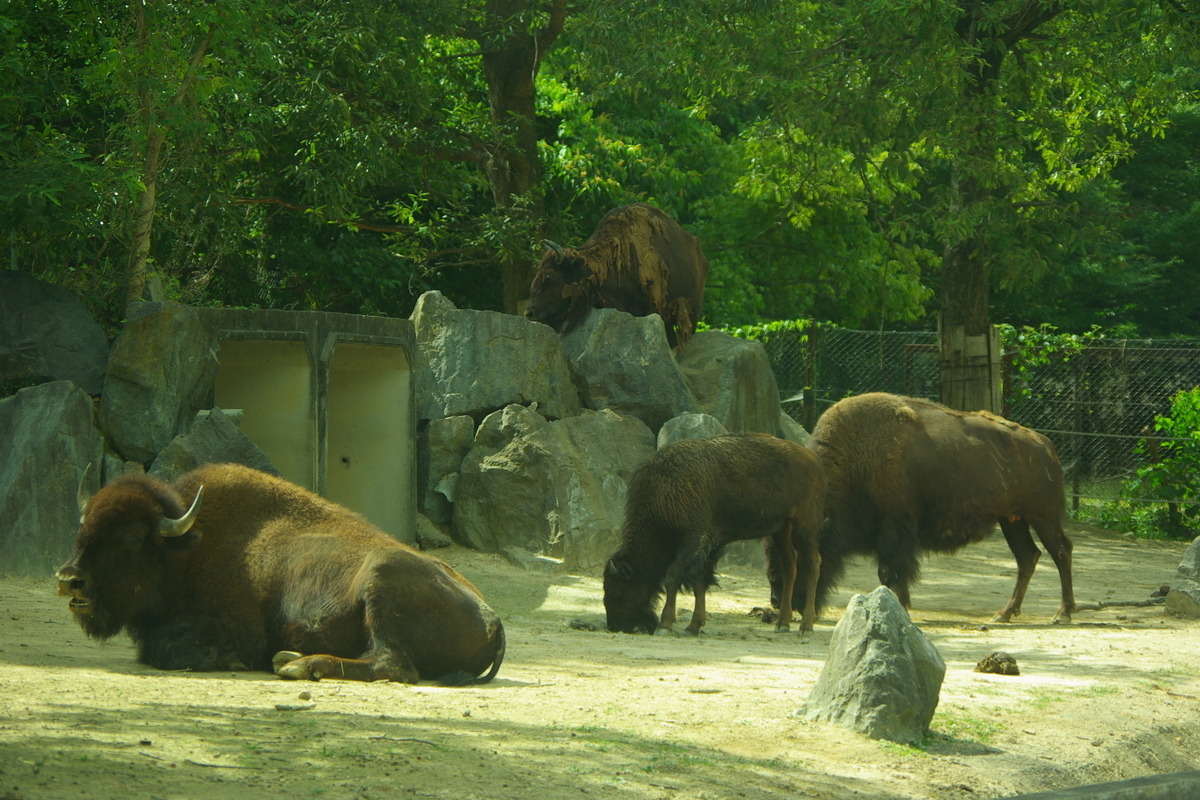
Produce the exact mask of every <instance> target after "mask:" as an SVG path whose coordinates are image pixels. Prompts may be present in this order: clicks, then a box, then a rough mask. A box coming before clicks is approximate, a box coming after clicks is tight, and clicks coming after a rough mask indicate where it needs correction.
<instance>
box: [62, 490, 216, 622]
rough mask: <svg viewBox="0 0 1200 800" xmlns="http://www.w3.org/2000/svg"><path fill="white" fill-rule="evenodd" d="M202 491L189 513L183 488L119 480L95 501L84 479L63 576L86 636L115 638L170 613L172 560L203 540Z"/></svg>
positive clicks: (97, 495)
mask: <svg viewBox="0 0 1200 800" xmlns="http://www.w3.org/2000/svg"><path fill="white" fill-rule="evenodd" d="M86 476H87V473H86V472H85V473H84V477H85V478H86ZM202 493H203V487H201V490H200V491H197V492H196V498H195V499H194V500H193V501H192V504H191V508H190V509H188V510H187V511H186V512H185V511H184V510H183V504H182V502H181V500H180V498H179V495H178V494H177V493H176V492H175V490H174V489H172V488H171V487H170V486H168V485H166V484H165V483H162V482H161V481H157V480H154V479H153V478H147V477H145V476H141V475H138V476H131V477H127V478H122V479H119V480H118V481H116V482H114V483H113V484H111V485H109V486H107V487H105V488H103V489H101V490H100V491H99V492H97V493H96V495H95V496H94V497H92V498H91V499H88V498H87V497H86V495H84V494H83V482H82V481H81V482H80V496H79V511H80V514H81V517H80V526H79V536H78V537H77V538H76V540H75V552H74V553H72V554H71V558H70V559H68V560H67V563H65V564H63V565H62V566H61V567H59V569H58V573H57V574H56V577H57V578H58V593H59V595H62V596H64V597H70V598H71V600H70V602H69V603H68V607H69V608H70V609H71V612H72V613H73V614H74V615H75V619H77V620H78V621H79V624H80V626H82V627H83V630H84V633H86V634H87V635H88V636H90V637H92V638H95V639H107V638H109V637H111V636H113V635H115V634H116V633H118V632H119V631H120V630H121V629H122V628H123V627H125V626H126V625H127V624H129V623H131V622H134V621H138V620H148V619H152V618H153V617H155V616H157V615H158V614H159V613H161V612H162V609H163V607H164V605H165V595H164V591H165V590H167V589H169V588H170V587H169V586H167V585H166V583H167V576H168V572H169V569H170V565H171V563H172V561H174V560H176V559H178V558H179V557H180V555H181V554H182V553H183V551H185V550H186V549H188V548H190V547H192V546H194V545H195V544H196V543H197V542H198V541H199V538H200V537H199V535H198V534H197V533H195V532H191V533H189V531H190V530H191V527H192V525H193V523H194V522H195V521H196V515H197V514H198V513H199V510H200V497H201V494H202Z"/></svg>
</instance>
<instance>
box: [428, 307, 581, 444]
mask: <svg viewBox="0 0 1200 800" xmlns="http://www.w3.org/2000/svg"><path fill="white" fill-rule="evenodd" d="M410 319H411V320H412V322H413V326H414V328H415V330H416V337H417V350H418V351H419V355H418V359H417V360H418V364H417V369H416V396H417V397H416V402H417V419H418V420H430V419H440V418H442V417H452V416H456V415H459V414H468V415H470V416H472V417H474V418H475V419H480V418H482V417H483V416H485V415H486V414H489V413H491V412H493V411H496V410H499V409H501V408H504V407H505V406H507V405H509V404H511V403H517V404H520V405H529V404H531V403H537V404H538V410H539V411H540V412H541V413H542V414H543V415H544V416H546V417H547V418H550V419H561V418H563V417H569V416H574V415H575V414H578V413H579V410H580V405H579V393H578V392H577V391H576V389H575V386H574V384H573V383H572V382H571V372H570V369H569V368H568V367H567V359H566V356H564V355H563V350H562V345H561V344H560V343H559V340H558V334H556V333H555V332H554V331H553V330H552V329H551V328H549V327H548V326H546V325H542V324H541V323H537V322H530V321H529V320H527V319H525V318H524V317H517V316H513V315H512V314H501V313H499V312H497V311H472V310H469V309H463V310H460V309H458V308H455V306H454V304H453V303H451V302H450V301H449V300H447V299H446V298H445V297H444V296H443V295H442V294H441V292H426V293H425V294H423V295H421V296H420V297H419V298H417V305H416V308H414V309H413V313H412V316H411V317H410Z"/></svg>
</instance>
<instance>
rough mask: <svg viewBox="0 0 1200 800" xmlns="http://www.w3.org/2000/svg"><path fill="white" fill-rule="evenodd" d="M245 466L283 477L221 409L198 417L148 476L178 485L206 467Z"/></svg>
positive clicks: (164, 452)
mask: <svg viewBox="0 0 1200 800" xmlns="http://www.w3.org/2000/svg"><path fill="white" fill-rule="evenodd" d="M226 463H234V464H245V465H246V466H247V467H251V468H253V469H256V470H259V471H260V472H266V473H268V474H270V475H279V470H277V469H276V468H275V465H274V464H272V463H271V459H270V458H268V457H267V454H266V453H264V452H263V451H262V450H260V449H259V448H258V446H257V445H255V444H254V442H252V441H250V437H249V436H247V435H246V434H244V433H242V431H241V429H240V428H238V426H236V425H234V424H233V422H232V421H231V420H230V419H229V417H228V416H226V415H225V413H224V412H223V411H221V409H219V408H214V409H212V410H211V411H209V412H208V413H207V414H203V415H200V416H198V417H197V419H196V423H195V424H194V425H192V428H191V430H189V431H188V432H187V433H182V434H180V435H179V436H176V437H175V438H174V439H173V440H172V441H171V443H170V444H169V445H167V446H166V447H164V448H163V449H162V452H160V453H159V454H158V457H157V458H155V459H154V463H153V464H151V465H150V469H149V470H148V471H147V474H148V475H150V476H151V477H153V478H158V479H159V480H162V481H166V482H167V483H174V482H175V481H176V480H178V479H179V478H180V477H182V476H183V475H186V474H187V473H189V472H191V471H192V470H194V469H195V468H196V467H199V466H202V465H204V464H226Z"/></svg>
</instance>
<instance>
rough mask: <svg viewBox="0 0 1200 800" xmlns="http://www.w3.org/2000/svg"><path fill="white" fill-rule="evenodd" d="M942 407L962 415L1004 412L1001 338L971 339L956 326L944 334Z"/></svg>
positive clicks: (992, 329)
mask: <svg viewBox="0 0 1200 800" xmlns="http://www.w3.org/2000/svg"><path fill="white" fill-rule="evenodd" d="M941 362H942V368H941V376H942V377H941V400H942V405H945V406H948V407H950V408H956V409H958V410H960V411H991V412H992V413H995V414H999V413H1000V412H1001V391H1000V390H1001V381H1000V375H1001V372H1000V366H1001V365H1000V334H999V333H998V332H997V330H996V326H995V325H989V326H988V330H987V333H986V334H983V335H979V336H969V335H967V332H966V328H964V327H963V326H962V325H955V326H953V327H951V328H950V329H949V330H943V331H942V332H941Z"/></svg>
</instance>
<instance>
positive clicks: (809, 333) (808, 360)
mask: <svg viewBox="0 0 1200 800" xmlns="http://www.w3.org/2000/svg"><path fill="white" fill-rule="evenodd" d="M820 330H821V328H820V326H818V325H817V323H816V321H815V320H809V322H808V324H807V325H806V326H804V334H803V335H804V337H805V339H806V341H805V346H806V349H807V351H808V352H806V353H805V354H804V411H803V417H804V419H803V420H801V423H800V424H801V425H803V426H804V430H806V431H808V432H809V433H812V429H813V427H814V426H815V425H816V424H817V388H816V385H817V353H818V352H819V348H818V346H817V336H818V334H819V333H820Z"/></svg>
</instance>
